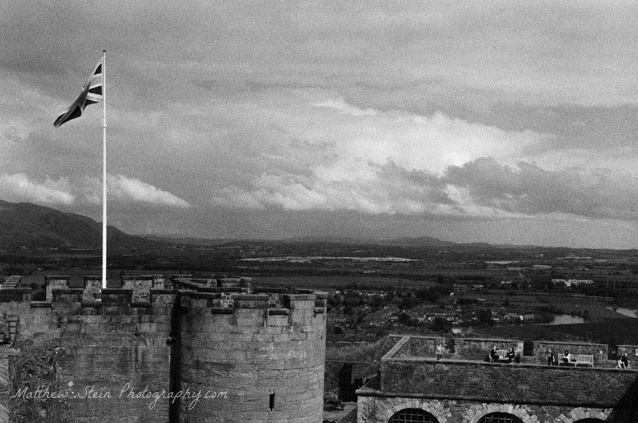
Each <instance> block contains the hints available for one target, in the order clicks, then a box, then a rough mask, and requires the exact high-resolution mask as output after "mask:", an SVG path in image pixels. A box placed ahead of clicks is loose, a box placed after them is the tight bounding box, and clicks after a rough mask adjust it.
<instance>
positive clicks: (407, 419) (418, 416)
mask: <svg viewBox="0 0 638 423" xmlns="http://www.w3.org/2000/svg"><path fill="white" fill-rule="evenodd" d="M388 423H439V422H438V420H437V419H436V417H434V416H433V415H432V414H430V413H428V412H427V411H425V410H422V409H420V408H404V409H403V410H401V411H398V412H397V413H394V415H393V416H392V417H390V420H388Z"/></svg>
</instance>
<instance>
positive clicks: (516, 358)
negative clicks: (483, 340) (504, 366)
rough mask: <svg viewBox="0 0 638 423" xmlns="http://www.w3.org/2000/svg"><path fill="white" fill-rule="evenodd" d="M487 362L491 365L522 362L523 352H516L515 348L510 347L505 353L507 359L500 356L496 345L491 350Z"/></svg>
mask: <svg viewBox="0 0 638 423" xmlns="http://www.w3.org/2000/svg"><path fill="white" fill-rule="evenodd" d="M487 361H489V362H490V363H494V362H499V361H504V362H505V363H511V362H516V363H520V362H521V352H520V351H518V350H514V347H510V348H509V349H508V350H507V352H506V353H505V357H501V355H500V354H499V349H498V348H497V347H496V345H494V346H493V347H492V349H491V350H490V353H489V354H488V355H487Z"/></svg>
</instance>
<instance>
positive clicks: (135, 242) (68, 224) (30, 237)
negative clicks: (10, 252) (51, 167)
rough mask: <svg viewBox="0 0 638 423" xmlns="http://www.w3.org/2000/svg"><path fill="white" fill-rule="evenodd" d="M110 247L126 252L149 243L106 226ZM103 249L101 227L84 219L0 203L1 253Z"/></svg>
mask: <svg viewBox="0 0 638 423" xmlns="http://www.w3.org/2000/svg"><path fill="white" fill-rule="evenodd" d="M107 237H108V242H109V245H110V246H112V247H114V248H129V247H132V248H134V247H139V246H143V245H147V244H148V243H149V242H150V241H149V240H147V239H145V238H142V237H138V236H132V235H128V234H125V233H124V232H122V231H120V230H119V229H117V228H115V227H112V226H109V227H108V230H107ZM101 245H102V225H101V223H99V222H96V221H94V220H92V219H90V218H88V217H86V216H81V215H79V214H73V213H65V212H61V211H58V210H55V209H52V208H49V207H44V206H39V205H36V204H31V203H10V202H7V201H2V200H0V249H15V248H20V247H21V246H24V247H27V248H32V249H35V248H86V249H97V248H101Z"/></svg>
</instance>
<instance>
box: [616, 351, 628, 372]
mask: <svg viewBox="0 0 638 423" xmlns="http://www.w3.org/2000/svg"><path fill="white" fill-rule="evenodd" d="M617 365H618V368H619V369H628V368H629V357H627V353H624V354H623V355H621V356H620V358H619V359H618V363H617Z"/></svg>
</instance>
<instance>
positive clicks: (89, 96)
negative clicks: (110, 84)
mask: <svg viewBox="0 0 638 423" xmlns="http://www.w3.org/2000/svg"><path fill="white" fill-rule="evenodd" d="M103 61H104V58H102V59H100V61H99V62H98V64H97V66H96V67H95V69H94V70H93V73H91V76H90V77H89V80H88V81H86V83H85V84H84V87H82V92H81V93H80V95H79V96H78V97H77V98H76V99H75V101H74V102H73V104H71V107H69V108H68V109H67V110H66V111H65V112H64V113H62V114H61V115H60V116H58V118H57V119H56V120H55V122H54V123H53V126H55V127H56V128H57V127H58V126H60V125H62V124H63V123H66V122H68V121H70V120H71V119H75V118H78V117H80V116H82V113H83V112H84V108H85V107H86V106H88V105H89V104H95V103H99V102H100V101H102V100H103V95H104V94H103V91H102V90H103V78H102V71H103Z"/></svg>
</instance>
